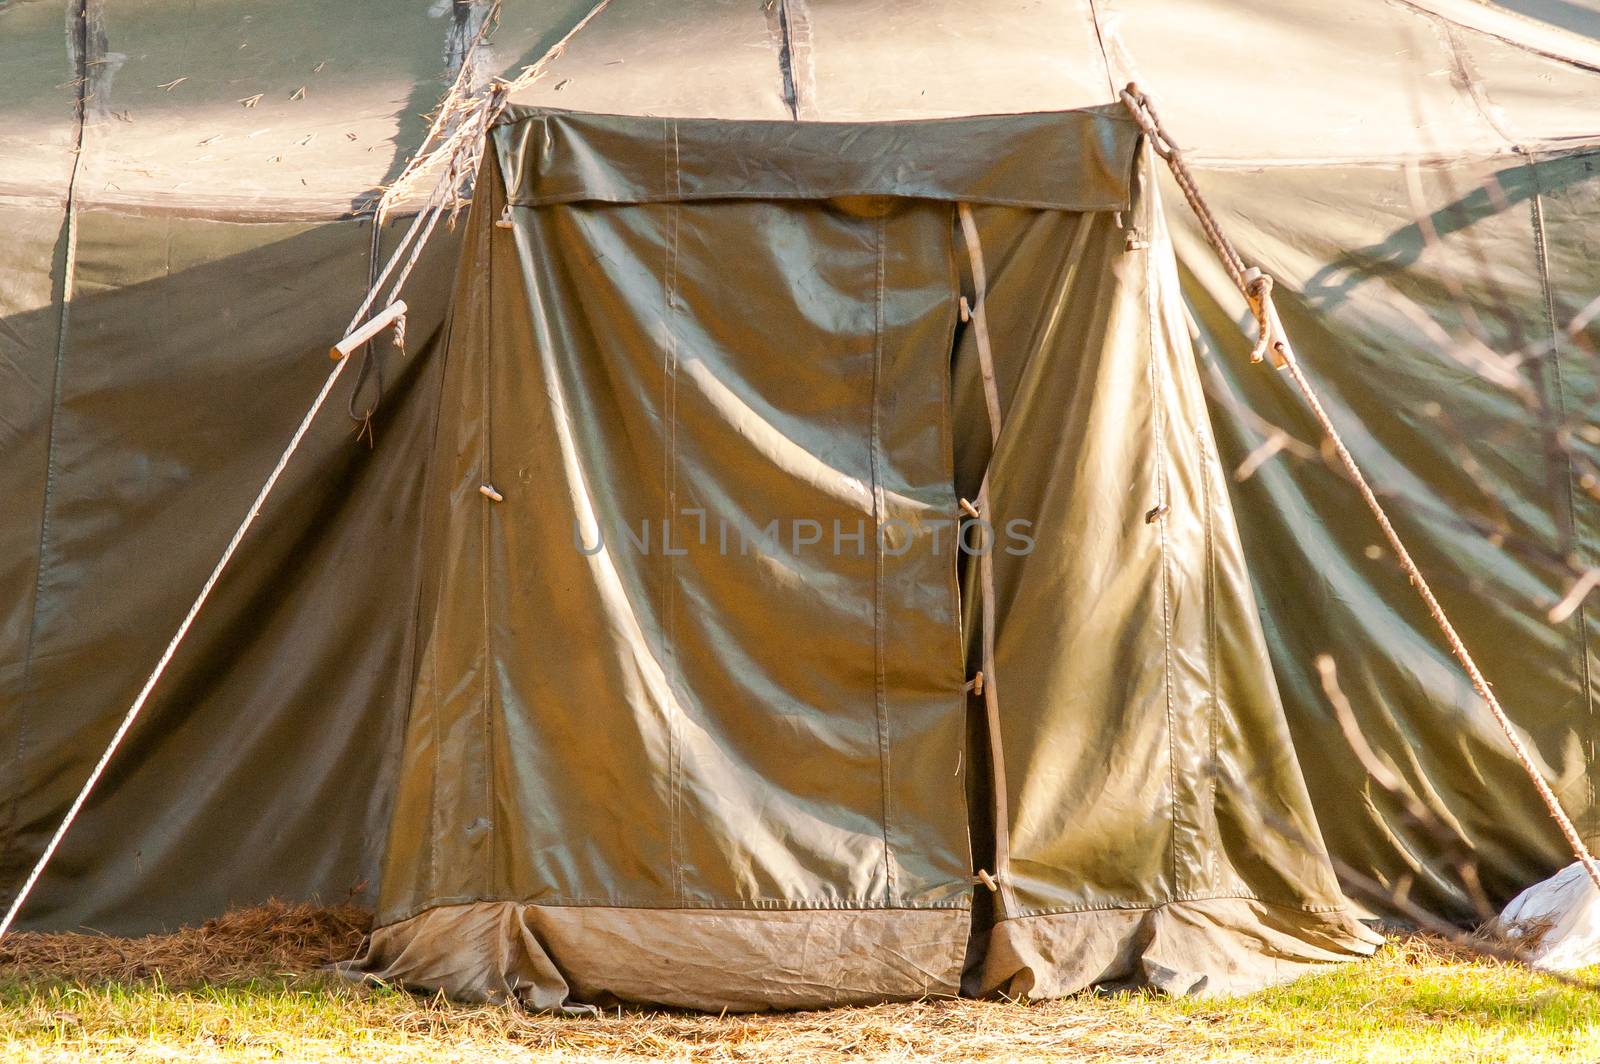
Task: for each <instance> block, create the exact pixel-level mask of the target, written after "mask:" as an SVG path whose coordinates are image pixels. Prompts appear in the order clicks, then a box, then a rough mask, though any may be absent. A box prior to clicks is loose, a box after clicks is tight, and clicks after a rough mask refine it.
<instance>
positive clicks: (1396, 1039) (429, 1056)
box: [0, 940, 1600, 1064]
mask: <svg viewBox="0 0 1600 1064" xmlns="http://www.w3.org/2000/svg"><path fill="white" fill-rule="evenodd" d="M1063 1058H1070V1059H1075V1060H1101V1061H1132V1060H1157V1061H1192V1060H1230V1061H1231V1060H1238V1061H1243V1060H1262V1059H1272V1060H1289V1061H1319V1062H1321V1061H1379V1062H1389V1061H1449V1062H1452V1064H1466V1062H1476V1061H1533V1060H1546V1061H1569V1060H1570V1061H1595V1060H1600V995H1597V994H1595V993H1592V992H1590V991H1587V990H1584V989H1581V988H1575V987H1571V986H1565V985H1562V984H1560V983H1557V982H1555V981H1553V980H1550V979H1547V978H1544V977H1542V976H1538V975H1535V974H1532V973H1530V972H1527V971H1524V970H1521V969H1518V968H1515V967H1511V966H1507V965H1502V964H1498V963H1494V962H1488V961H1481V960H1472V959H1469V958H1464V957H1462V956H1460V955H1459V954H1455V953H1452V952H1450V951H1445V950H1440V949H1438V948H1436V947H1432V946H1429V945H1428V944H1427V943H1426V942H1422V941H1420V940H1407V941H1403V942H1399V943H1393V944H1391V945H1389V946H1387V947H1385V948H1384V949H1383V950H1382V951H1381V952H1380V953H1379V954H1378V956H1377V957H1375V958H1374V959H1372V960H1370V961H1367V962H1357V963H1355V964H1350V965H1344V966H1340V967H1337V968H1331V969H1329V970H1328V971H1327V972H1325V973H1322V974H1319V975H1314V976H1310V977H1308V978H1305V979H1302V980H1300V981H1299V982H1296V983H1293V984H1291V985H1289V986H1286V987H1282V988H1279V989H1276V990H1270V991H1266V992H1264V993H1261V994H1256V995H1252V996H1248V997H1242V998H1234V999H1224V1000H1179V1001H1174V1000H1170V999H1165V998H1161V997H1156V996H1153V995H1146V994H1116V995H1102V994H1084V995H1079V996H1076V997H1073V998H1069V999H1066V1000H1062V1001H1052V1002H1041V1003H1038V1004H1033V1005H1019V1004H1010V1003H1006V1002H974V1001H941V1002H919V1003H913V1004H905V1005H883V1006H875V1007H872V1008H856V1009H840V1010H834V1011H829V1012H816V1013H795V1014H788V1015H759V1016H726V1017H716V1016H699V1015H687V1014H681V1013H663V1012H647V1011H627V1010H624V1011H623V1012H621V1013H620V1014H618V1013H616V1012H612V1013H611V1014H609V1015H606V1016H604V1017H601V1018H598V1019H563V1018H558V1017H549V1016H530V1015H527V1014H525V1013H522V1012H519V1011H517V1010H513V1009H501V1008H491V1007H474V1006H465V1005H456V1004H451V1003H448V1002H444V1001H441V1000H430V999H424V998H418V997H415V996H413V995H410V994H407V993H404V992H402V991H398V990H390V989H386V988H364V987H359V986H353V985H351V984H348V983H345V982H342V981H340V980H337V979H335V978H332V977H329V976H324V975H320V974H286V975H281V976H272V977H264V978H263V977H256V978H249V979H241V980H236V981H232V982H227V983H220V984H200V985H190V986H176V985H171V984H168V983H166V982H164V981H163V979H162V978H161V977H159V976H156V977H151V978H140V979H132V980H126V981H112V982H107V981H101V982H81V981H74V980H70V979H66V978H62V977H60V976H51V977H46V978H39V979H29V978H25V977H20V976H18V975H16V974H8V975H7V976H6V977H5V978H4V980H3V981H0V1060H5V1061H66V1060H127V1061H172V1060H215V1061H269V1060H293V1061H333V1060H362V1061H394V1062H411V1061H419V1062H420V1061H428V1062H436V1061H463V1062H469V1061H470V1062H477V1061H535V1060H537V1061H576V1060H663V1059H664V1060H679V1061H730V1060H733V1061H741V1060H823V1061H829V1060H868V1059H870V1060H907V1061H910V1060H928V1059H944V1060H995V1061H1001V1060H1007V1061H1009V1060H1054V1059H1063Z"/></svg>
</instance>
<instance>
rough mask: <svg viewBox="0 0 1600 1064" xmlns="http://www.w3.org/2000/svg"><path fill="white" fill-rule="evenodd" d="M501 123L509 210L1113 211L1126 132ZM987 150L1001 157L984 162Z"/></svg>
mask: <svg viewBox="0 0 1600 1064" xmlns="http://www.w3.org/2000/svg"><path fill="white" fill-rule="evenodd" d="M505 119H506V121H505V122H504V123H503V124H502V125H500V126H499V128H498V130H497V132H496V134H495V136H496V140H497V142H498V143H499V146H500V150H501V152H502V153H503V154H504V155H505V156H506V166H505V174H506V182H507V188H506V198H507V200H508V201H509V202H510V203H511V205H512V206H514V207H537V206H543V205H544V204H549V203H571V202H579V201H582V202H592V203H593V202H603V203H655V202H677V203H687V202H690V201H693V200H708V199H779V198H784V199H828V198H831V197H835V196H873V195H880V196H915V197H917V198H920V199H940V200H968V201H972V202H978V203H1006V204H1010V205H1012V206H1016V207H1054V208H1057V209H1060V210H1070V211H1109V210H1117V209H1118V208H1121V207H1124V206H1126V205H1127V194H1128V165H1129V159H1128V138H1129V137H1130V136H1131V135H1132V133H1133V130H1134V128H1135V126H1134V122H1133V117H1132V116H1131V115H1130V114H1129V113H1128V111H1127V108H1125V107H1123V106H1121V105H1120V104H1112V105H1108V106H1102V107H1094V108H1084V109H1082V110H1078V111H1064V112H1051V113H1046V114H1016V115H984V116H978V117H970V118H946V119H939V120H934V121H923V122H875V123H872V124H869V125H863V124H862V123H859V122H805V123H794V122H785V121H776V122H759V121H751V122H725V121H720V120H717V119H710V118H699V119H683V118H663V119H661V120H659V121H656V122H641V121H640V120H639V119H637V118H630V117H627V116H621V115H592V114H574V113H572V112H568V111H548V110H545V109H543V108H538V107H524V106H517V105H513V106H511V107H508V108H507V109H506V112H505ZM995 143H1004V144H1005V152H1004V154H1002V155H999V156H996V155H995V154H993V153H992V152H990V151H987V150H985V145H990V144H995ZM619 158H620V159H628V160H629V165H627V166H617V165H616V163H615V160H617V159H619ZM635 160H637V161H635Z"/></svg>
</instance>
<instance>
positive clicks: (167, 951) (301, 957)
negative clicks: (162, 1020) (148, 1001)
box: [0, 901, 372, 986]
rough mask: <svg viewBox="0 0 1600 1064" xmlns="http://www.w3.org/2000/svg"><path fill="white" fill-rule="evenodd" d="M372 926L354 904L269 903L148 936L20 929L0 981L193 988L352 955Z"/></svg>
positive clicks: (0, 967)
mask: <svg viewBox="0 0 1600 1064" xmlns="http://www.w3.org/2000/svg"><path fill="white" fill-rule="evenodd" d="M371 926H372V914H371V913H370V912H368V911H367V910H365V909H362V908H359V907H357V906H354V905H340V906H334V907H332V908H322V907H319V906H315V905H306V904H291V903H289V902H282V901H269V902H267V903H266V904H265V905H259V906H255V907H253V908H249V909H235V910H233V911H232V912H230V913H228V914H226V915H224V916H219V917H217V918H216V919H215V920H207V921H206V922H205V923H203V924H201V925H200V926H199V927H191V928H184V929H183V930H181V931H176V932H173V933H171V934H161V935H146V936H144V937H142V938H116V937H114V936H111V935H99V934H82V933H72V932H51V933H44V932H38V931H15V932H12V933H11V934H9V935H7V936H6V937H5V938H4V939H0V979H30V980H37V979H48V978H58V979H71V980H75V981H79V982H85V983H99V982H129V981H133V980H141V979H159V980H161V981H162V982H164V983H166V984H167V985H169V986H192V985H196V984H199V983H207V982H209V983H227V982H234V981H237V980H241V979H250V978H258V977H263V976H276V975H289V974H301V973H306V972H312V971H315V970H316V969H318V968H320V967H322V966H323V965H325V964H328V963H330V962H332V961H336V960H345V959H348V958H350V957H352V956H354V955H355V952H356V950H357V949H358V948H359V947H360V945H361V940H362V939H363V938H364V937H365V936H366V933H367V931H368V929H369V928H370V927H371Z"/></svg>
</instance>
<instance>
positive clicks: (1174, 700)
mask: <svg viewBox="0 0 1600 1064" xmlns="http://www.w3.org/2000/svg"><path fill="white" fill-rule="evenodd" d="M975 219H976V221H977V223H978V230H979V239H980V244H981V246H982V247H983V248H984V249H985V250H984V252H983V253H982V258H983V259H984V260H987V261H986V262H985V265H986V266H987V271H986V272H987V274H988V288H987V298H986V299H985V307H986V308H987V315H986V317H987V322H988V331H989V334H990V340H991V344H992V347H993V351H994V359H995V364H996V376H997V378H998V383H999V391H1000V399H1001V408H1002V412H1003V413H1002V417H1003V421H1002V424H1003V426H1004V428H1003V431H1002V433H1001V436H1000V439H999V442H998V444H997V446H996V447H995V448H994V450H993V453H992V455H991V453H990V448H989V445H988V436H987V426H986V424H985V422H984V421H983V420H982V419H983V414H982V401H981V399H979V398H977V397H976V396H974V394H973V393H974V392H976V391H977V390H978V388H979V384H978V373H977V364H978V361H979V359H978V355H977V352H976V350H975V348H976V337H975V336H974V330H971V329H969V330H967V331H966V332H964V333H963V335H962V337H961V343H960V345H959V346H958V347H957V369H958V375H957V380H958V383H959V386H960V390H961V392H964V393H965V394H966V396H967V399H966V401H965V402H962V400H961V398H959V397H958V399H957V409H958V410H961V411H963V412H964V413H966V415H967V416H966V419H965V421H966V426H965V427H966V428H967V431H966V432H965V433H964V434H958V437H957V438H958V439H959V440H962V441H963V444H964V449H965V450H968V451H970V452H971V456H970V457H966V458H965V460H962V461H959V462H958V466H959V467H960V468H962V469H964V470H965V471H966V475H965V477H964V478H963V479H964V480H965V483H964V484H963V485H962V490H963V493H964V494H966V495H967V496H968V497H973V496H975V495H976V492H977V487H978V486H977V483H976V482H975V481H974V479H973V478H974V475H975V474H979V471H980V470H981V469H983V468H984V465H985V463H988V465H987V468H988V470H989V487H990V498H991V501H992V506H993V508H994V512H995V522H996V523H997V525H1000V526H1002V527H1004V526H1005V525H1007V524H1008V523H1009V522H1011V521H1015V520H1024V521H1027V522H1028V523H1029V526H1030V527H1031V528H1032V529H1033V530H1034V531H1033V535H1034V536H1035V537H1036V539H1037V546H1036V548H1035V549H1034V550H1032V551H1031V552H1030V553H1027V554H1018V553H1013V552H1011V551H1008V550H998V551H996V552H995V553H994V555H993V558H994V563H995V583H996V602H995V604H994V607H995V609H996V611H997V629H998V634H997V645H996V653H995V665H994V668H995V673H996V674H997V675H996V679H997V682H998V690H999V708H1000V741H1001V746H1002V748H1003V755H1004V770H1005V774H1006V778H1007V784H1008V795H1007V799H1008V800H1007V802H1006V807H1007V809H1008V811H1009V825H1008V830H1007V835H1008V836H1009V841H1010V850H1011V874H1012V879H1013V890H1014V903H1015V904H1014V907H1009V906H1008V905H1007V904H1006V900H1005V897H1004V895H1002V897H1001V899H1000V903H999V905H998V910H997V916H998V918H999V921H1000V922H999V923H998V925H997V927H996V930H995V937H996V940H997V942H998V943H1001V944H1003V945H998V946H992V947H991V949H990V954H989V957H988V958H987V960H986V962H985V965H984V968H983V971H982V973H981V976H979V978H978V981H977V988H978V989H980V990H983V991H991V990H999V991H1004V992H1007V993H1011V994H1023V993H1034V994H1044V993H1062V992H1069V991H1071V990H1075V989H1078V988H1079V987H1081V986H1082V985H1084V984H1085V983H1088V982H1094V981H1098V980H1101V979H1121V978H1124V977H1127V978H1132V979H1134V981H1139V980H1138V976H1137V974H1128V975H1126V976H1124V975H1119V974H1115V973H1114V972H1113V971H1112V969H1111V968H1110V967H1108V968H1107V969H1106V971H1104V972H1102V971H1100V970H1099V969H1098V968H1096V967H1095V966H1094V965H1093V964H1089V963H1088V962H1087V961H1085V959H1084V958H1085V956H1090V957H1093V956H1097V955H1098V954H1099V951H1100V949H1102V948H1104V945H1105V944H1106V943H1110V942H1121V943H1122V945H1121V946H1120V948H1119V949H1118V950H1117V951H1116V953H1117V955H1118V956H1120V955H1121V954H1122V953H1123V952H1124V951H1130V950H1131V951H1132V952H1133V954H1134V955H1135V956H1138V955H1139V954H1140V952H1141V950H1142V948H1143V947H1142V946H1140V945H1138V944H1139V943H1143V944H1145V945H1148V948H1149V951H1150V954H1151V956H1150V958H1149V959H1148V960H1147V961H1146V962H1144V963H1146V964H1147V966H1148V967H1149V968H1150V969H1151V971H1152V974H1151V978H1152V979H1154V978H1155V976H1154V974H1153V971H1154V969H1155V968H1157V967H1159V968H1163V969H1170V970H1173V971H1186V972H1188V973H1190V983H1189V984H1188V985H1190V986H1197V987H1200V988H1205V989H1210V990H1223V989H1237V988H1239V987H1240V986H1250V985H1255V986H1259V985H1261V984H1262V983H1263V982H1266V981H1270V980H1272V979H1275V978H1284V977H1287V976H1288V975H1289V974H1291V973H1293V972H1295V971H1297V970H1298V968H1297V963H1298V964H1300V965H1303V964H1305V963H1311V962H1316V961H1325V960H1327V959H1329V958H1330V955H1341V954H1342V955H1346V956H1347V955H1349V954H1351V953H1355V952H1369V951H1370V950H1371V948H1372V943H1373V942H1375V941H1376V940H1375V939H1374V938H1373V937H1372V936H1371V935H1370V934H1369V933H1368V932H1366V930H1365V929H1364V928H1363V927H1361V926H1360V925H1358V924H1356V923H1355V922H1354V920H1353V919H1351V917H1350V916H1349V914H1347V913H1346V912H1345V911H1344V902H1343V898H1342V896H1341V894H1340V892H1339V888H1338V886H1337V884H1336V882H1335V881H1334V878H1333V876H1332V872H1331V869H1330V867H1329V865H1328V861H1327V857H1326V855H1325V853H1324V852H1323V849H1322V845H1321V841H1320V839H1321V836H1320V834H1319V831H1318V827H1317V821H1316V817H1315V816H1314V815H1313V814H1312V809H1311V803H1310V801H1309V798H1308V797H1307V794H1306V791H1305V785H1304V783H1303V782H1302V780H1301V777H1300V769H1299V765H1298V764H1297V762H1296V759H1295V752H1294V751H1295V747H1294V745H1293V743H1292V742H1291V741H1290V737H1289V734H1288V729H1287V727H1286V725H1285V722H1284V719H1283V711H1282V709H1281V707H1280V705H1279V702H1278V697H1277V691H1276V689H1275V686H1274V684H1273V679H1272V671H1271V667H1270V665H1269V664H1268V661H1267V655H1266V647H1265V643H1264V640H1263V638H1262V633H1261V628H1260V624H1259V622H1258V620H1257V617H1256V611H1255V603H1254V599H1253V596H1252V593H1251V588H1250V583H1249V578H1248V574H1247V571H1246V569H1245V564H1244V559H1243V557H1242V552H1241V550H1240V547H1239V540H1238V532H1237V530H1236V528H1235V525H1234V520H1233V515H1232V512H1231V508H1230V505H1229V502H1228V497H1227V493H1226V489H1225V486H1224V482H1223V476H1222V472H1221V468H1220V466H1219V465H1218V463H1217V460H1216V455H1215V448H1214V446H1213V444H1212V441H1211V435H1210V430H1209V426H1208V424H1207V421H1206V413H1205V407H1204V403H1203V400H1202V398H1201V392H1200V387H1199V379H1198V375H1197V373H1196V370H1195V367H1194V359H1193V354H1192V352H1191V350H1190V347H1189V342H1188V335H1187V330H1186V329H1185V328H1184V326H1183V319H1182V310H1181V304H1180V303H1179V302H1178V290H1177V278H1176V273H1175V270H1174V267H1173V262H1172V256H1171V250H1170V245H1169V243H1168V240H1167V236H1166V231H1165V225H1164V222H1163V219H1162V215H1161V212H1160V210H1159V204H1158V203H1157V202H1156V199H1155V197H1154V195H1153V193H1152V192H1150V191H1149V190H1148V189H1145V190H1143V194H1141V195H1140V196H1139V200H1138V202H1137V203H1136V205H1135V207H1134V209H1133V210H1132V211H1131V212H1129V213H1128V214H1127V215H1125V216H1123V217H1122V219H1121V220H1122V222H1123V224H1124V225H1126V226H1127V229H1126V230H1125V231H1124V230H1123V229H1122V228H1120V227H1119V226H1118V224H1117V223H1118V218H1117V216H1115V215H1109V214H1098V215H1086V216H1073V215H1068V214H1063V213H1060V212H1026V213H1025V212H1015V211H1004V210H997V209H988V208H986V209H980V210H978V211H977V212H976V214H975ZM1046 323H1048V325H1046ZM974 422H976V423H977V424H976V429H977V431H973V429H974V425H973V423H974ZM958 453H959V452H958ZM968 568H969V572H968V574H967V575H968V580H967V585H966V586H967V600H968V602H969V604H970V608H969V611H968V613H969V623H968V628H967V630H968V632H969V633H970V634H969V637H968V638H969V642H971V643H974V644H975V643H976V642H977V632H978V631H979V625H978V624H977V623H976V622H975V621H974V620H972V619H971V618H972V617H973V615H974V614H976V612H977V611H978V610H980V609H984V608H988V607H987V604H985V603H982V602H981V589H980V587H979V585H978V581H977V580H976V579H975V573H974V572H973V570H975V568H976V567H975V566H969V567H968ZM969 656H970V657H971V658H972V659H973V660H975V661H976V660H978V655H977V652H976V647H974V649H973V652H972V653H971V654H970V655H969ZM1224 900H1239V901H1245V902H1249V903H1250V905H1249V906H1244V905H1240V906H1233V907H1229V906H1211V907H1210V908H1209V909H1208V908H1207V905H1206V903H1211V902H1219V901H1224ZM1196 903H1200V904H1199V905H1197V904H1196ZM1169 906H1170V907H1174V908H1176V909H1178V910H1179V915H1166V916H1164V915H1160V914H1156V915H1153V916H1152V918H1151V920H1150V921H1149V922H1145V921H1140V920H1137V919H1133V918H1132V916H1133V915H1134V914H1136V913H1138V912H1139V911H1140V910H1160V909H1164V908H1166V907H1169ZM1262 908H1272V909H1275V910H1277V914H1276V915H1275V917H1274V919H1275V920H1276V921H1278V922H1280V923H1281V925H1282V926H1284V927H1286V928H1288V929H1290V930H1289V933H1288V934H1287V935H1286V936H1285V942H1286V943H1294V946H1292V947H1291V946H1288V945H1282V946H1279V947H1278V948H1276V949H1274V950H1272V951H1271V952H1270V955H1271V957H1272V958H1273V959H1274V962H1275V964H1276V965H1277V967H1276V968H1275V969H1274V970H1272V971H1268V968H1269V965H1268V964H1267V960H1266V955H1265V954H1264V953H1263V954H1260V955H1257V956H1256V961H1257V962H1258V963H1257V964H1256V965H1255V966H1254V967H1252V965H1250V964H1247V963H1239V964H1238V968H1237V970H1236V971H1232V972H1230V967H1232V964H1231V963H1229V962H1225V961H1224V959H1223V958H1224V957H1226V956H1227V955H1228V952H1229V951H1227V950H1222V951H1218V950H1216V949H1215V948H1214V947H1215V943H1214V942H1212V941H1210V940H1209V939H1208V938H1207V935H1206V934H1205V933H1203V932H1201V931H1200V930H1199V928H1200V927H1201V926H1204V924H1205V921H1199V922H1198V923H1197V922H1194V921H1192V919H1191V918H1190V917H1188V916H1185V915H1182V914H1184V913H1194V912H1198V911H1209V912H1211V913H1214V914H1215V913H1223V914H1227V915H1224V916H1222V917H1220V918H1218V917H1216V916H1213V917H1212V919H1213V920H1216V922H1217V923H1219V924H1220V925H1221V926H1223V927H1226V928H1231V929H1232V931H1233V932H1235V933H1239V934H1243V935H1246V936H1248V935H1250V934H1253V933H1255V930H1256V929H1257V926H1258V924H1259V923H1260V920H1259V918H1258V915H1257V913H1258V912H1259V911H1260V910H1261V909H1262ZM1096 913H1104V914H1108V916H1109V914H1117V919H1118V921H1119V923H1118V925H1117V926H1118V928H1119V931H1118V932H1117V933H1115V934H1113V933H1109V932H1108V931H1107V926H1108V925H1107V923H1105V922H1102V921H1099V920H1096V919H1093V918H1092V917H1090V916H1086V914H1096ZM1152 926H1154V927H1161V928H1165V930H1164V931H1163V932H1162V933H1161V934H1159V935H1157V936H1155V939H1156V940H1155V941H1153V942H1152V941H1151V940H1150V931H1149V929H1150V928H1151V927H1152ZM1222 937H1227V936H1226V935H1223V936H1222ZM1023 943H1028V945H1026V946H1024V945H1023ZM1239 952H1240V953H1241V954H1244V955H1247V956H1248V955H1251V954H1253V953H1255V952H1256V951H1255V950H1253V949H1252V948H1248V947H1247V948H1244V949H1242V950H1240V951H1239ZM1157 958H1159V959H1157ZM1019 966H1022V967H1019ZM1058 969H1066V970H1067V971H1070V972H1071V973H1072V974H1071V975H1063V974H1061V972H1060V971H1059V970H1058ZM1208 975H1209V976H1210V977H1211V982H1212V984H1214V985H1208V984H1207V977H1208ZM1157 985H1159V980H1157Z"/></svg>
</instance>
